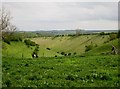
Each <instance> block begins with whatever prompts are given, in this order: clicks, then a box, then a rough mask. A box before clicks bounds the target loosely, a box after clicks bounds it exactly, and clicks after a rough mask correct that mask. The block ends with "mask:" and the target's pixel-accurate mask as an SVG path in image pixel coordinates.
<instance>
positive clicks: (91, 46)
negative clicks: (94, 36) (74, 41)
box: [85, 44, 93, 52]
mask: <svg viewBox="0 0 120 89" xmlns="http://www.w3.org/2000/svg"><path fill="white" fill-rule="evenodd" d="M85 47H86V49H85V52H87V51H90V50H91V49H92V48H93V45H92V44H91V45H87V46H85Z"/></svg>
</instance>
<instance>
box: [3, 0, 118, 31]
mask: <svg viewBox="0 0 120 89" xmlns="http://www.w3.org/2000/svg"><path fill="white" fill-rule="evenodd" d="M3 6H4V7H5V8H6V9H7V10H9V11H10V12H11V16H12V17H13V19H12V23H13V24H15V25H16V26H17V27H18V29H19V30H26V31H28V30H30V31H32V30H53V29H56V30H57V29H58V30H60V29H73V30H74V29H77V28H80V29H101V30H103V29H118V3H117V2H4V3H3Z"/></svg>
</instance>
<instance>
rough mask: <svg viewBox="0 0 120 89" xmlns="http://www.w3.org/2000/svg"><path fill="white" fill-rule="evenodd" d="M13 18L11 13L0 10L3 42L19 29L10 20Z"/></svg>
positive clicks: (0, 29) (0, 27)
mask: <svg viewBox="0 0 120 89" xmlns="http://www.w3.org/2000/svg"><path fill="white" fill-rule="evenodd" d="M11 19H12V17H11V16H10V12H8V11H7V10H5V8H4V7H3V8H1V9H0V33H1V34H0V35H2V40H4V39H5V38H6V37H9V36H10V35H12V34H13V32H14V31H15V30H16V29H17V28H16V26H14V25H12V24H11V22H10V20H11Z"/></svg>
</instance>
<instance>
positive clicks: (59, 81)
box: [2, 34, 120, 87]
mask: <svg viewBox="0 0 120 89" xmlns="http://www.w3.org/2000/svg"><path fill="white" fill-rule="evenodd" d="M26 39H29V40H31V41H33V42H35V43H36V44H37V45H39V52H38V56H39V57H38V58H34V59H33V58H32V56H31V54H32V52H33V51H34V49H35V48H36V46H28V45H26V44H25V42H24V41H25V39H24V40H23V41H19V42H15V41H11V42H10V44H7V43H5V42H3V43H2V44H3V50H2V53H3V55H2V58H3V59H2V69H3V83H2V85H3V87H118V86H119V82H120V81H119V76H120V74H119V73H118V67H119V64H118V62H119V59H118V55H113V54H110V53H111V49H112V45H114V46H115V47H116V48H118V39H117V38H116V39H113V40H110V36H109V35H99V34H96V35H81V36H62V37H61V36H58V37H56V36H55V37H37V38H26ZM89 45H90V47H91V48H90V49H89V50H87V51H86V48H87V47H88V46H89ZM91 45H92V46H91ZM61 52H64V54H61ZM69 53H71V54H70V55H68V54H69ZM74 53H76V54H74ZM65 54H67V55H65Z"/></svg>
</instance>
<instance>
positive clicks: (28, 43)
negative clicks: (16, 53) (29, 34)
mask: <svg viewBox="0 0 120 89" xmlns="http://www.w3.org/2000/svg"><path fill="white" fill-rule="evenodd" d="M24 42H25V44H26V45H30V46H36V44H35V42H33V41H31V40H24Z"/></svg>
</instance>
